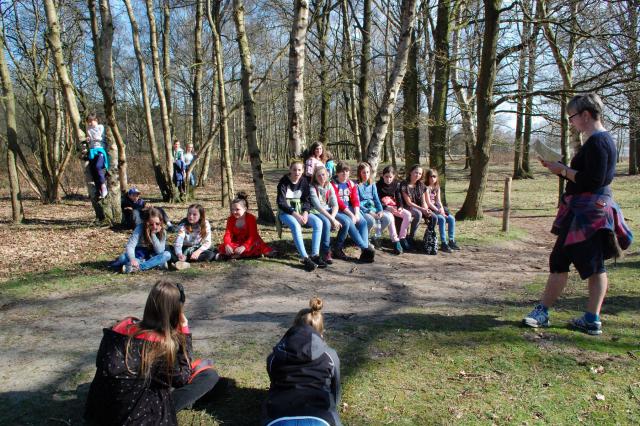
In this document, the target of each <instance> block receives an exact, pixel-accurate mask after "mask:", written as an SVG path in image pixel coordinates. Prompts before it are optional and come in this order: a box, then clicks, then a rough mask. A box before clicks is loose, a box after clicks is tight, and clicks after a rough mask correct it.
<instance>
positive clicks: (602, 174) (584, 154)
mask: <svg viewBox="0 0 640 426" xmlns="http://www.w3.org/2000/svg"><path fill="white" fill-rule="evenodd" d="M617 156H618V153H617V150H616V145H615V143H614V142H613V138H612V137H611V134H610V133H609V132H606V131H604V132H598V133H594V134H593V135H591V136H590V137H589V139H587V140H586V142H585V143H584V144H583V145H582V147H580V149H579V150H578V152H577V153H576V155H574V157H573V158H572V159H571V165H570V167H571V168H572V169H574V170H576V171H577V173H576V177H575V182H572V181H570V180H568V179H567V187H566V193H567V194H570V195H572V194H579V193H581V192H595V191H597V190H598V189H600V188H602V187H603V186H607V185H609V184H610V183H611V181H613V176H614V175H615V171H616V160H617Z"/></svg>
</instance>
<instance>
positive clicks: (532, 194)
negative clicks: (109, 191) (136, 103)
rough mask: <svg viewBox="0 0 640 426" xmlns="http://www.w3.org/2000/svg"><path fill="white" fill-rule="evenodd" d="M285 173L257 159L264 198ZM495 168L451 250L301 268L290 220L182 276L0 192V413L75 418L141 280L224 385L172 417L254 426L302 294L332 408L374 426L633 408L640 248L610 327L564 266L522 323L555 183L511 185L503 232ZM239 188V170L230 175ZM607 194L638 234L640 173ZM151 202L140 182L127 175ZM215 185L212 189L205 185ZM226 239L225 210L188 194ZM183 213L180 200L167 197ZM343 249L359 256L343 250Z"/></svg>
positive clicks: (137, 306)
mask: <svg viewBox="0 0 640 426" xmlns="http://www.w3.org/2000/svg"><path fill="white" fill-rule="evenodd" d="M452 169H453V171H452V172H451V173H450V177H449V181H448V187H447V188H448V191H447V196H448V199H449V203H450V205H451V206H452V207H453V208H452V210H454V211H455V207H459V206H460V205H461V203H462V200H463V198H464V190H465V189H466V175H465V172H464V171H462V170H459V169H456V168H455V166H453V167H452ZM282 173H283V170H268V172H267V174H266V178H267V180H268V182H269V186H270V191H271V192H270V193H274V192H275V191H274V187H275V184H276V183H277V180H278V178H279V176H280V175H281V174H282ZM507 174H508V168H507V166H506V165H496V166H495V167H494V172H493V173H492V175H491V176H490V179H489V184H488V189H487V194H486V196H485V204H484V205H485V210H486V212H487V214H486V217H485V218H484V219H483V220H481V221H465V222H461V223H459V224H458V226H457V232H458V238H457V240H458V242H459V244H460V245H461V246H462V247H463V248H462V250H461V251H460V252H455V253H453V254H445V253H440V254H438V255H437V256H435V257H431V256H425V255H423V254H419V253H406V254H404V255H402V256H394V255H393V254H391V251H390V250H389V249H388V248H386V249H384V250H382V251H378V253H377V255H376V262H375V263H373V264H358V263H356V262H342V261H335V262H334V265H332V266H330V267H329V268H327V269H325V270H317V271H315V272H313V273H307V272H305V271H304V270H303V269H302V268H301V265H299V263H298V262H297V259H296V256H295V254H294V251H295V250H294V248H293V244H292V243H291V241H290V238H288V234H287V232H286V230H285V232H284V233H283V235H282V239H281V240H279V239H278V237H277V235H276V233H275V229H274V228H273V227H268V226H264V227H261V233H262V235H263V237H264V239H265V240H266V241H267V242H270V243H273V244H274V245H275V246H277V247H278V248H279V250H280V251H282V252H283V256H282V257H280V258H277V259H258V260H249V261H237V262H213V263H209V264H201V265H194V267H192V268H191V269H189V270H185V271H181V272H162V271H150V272H148V273H144V274H134V275H129V276H125V275H119V274H114V273H111V272H108V271H107V270H106V265H107V264H108V262H109V261H110V260H112V259H113V258H115V257H116V256H117V255H118V254H119V253H120V252H121V250H122V247H123V246H124V243H125V242H126V239H127V237H128V233H127V232H119V231H113V230H111V229H109V228H102V227H95V226H92V225H91V222H92V218H93V217H92V211H91V207H90V204H89V203H88V202H87V200H85V199H82V198H80V197H78V198H77V199H68V200H64V201H63V202H62V203H61V204H58V205H46V206H43V205H41V204H39V202H38V201H37V200H35V199H28V200H26V202H25V211H26V213H27V218H28V221H27V222H26V223H25V224H24V225H18V226H15V225H10V224H9V223H8V219H9V218H10V205H9V200H8V198H7V197H6V194H2V195H5V196H4V197H3V198H2V199H0V346H1V347H2V348H3V349H2V353H1V354H0V380H1V381H2V390H1V391H0V419H3V420H2V421H0V423H5V422H6V424H81V423H82V422H81V417H82V410H83V405H84V399H85V397H86V392H87V390H88V384H89V383H90V381H91V378H92V376H93V374H94V372H95V366H94V361H95V354H96V350H97V348H98V345H99V342H100V339H101V336H102V333H101V328H102V327H107V326H109V325H111V324H113V323H114V322H115V321H117V320H118V319H121V318H123V317H125V316H127V315H136V316H141V315H142V308H143V306H144V302H145V299H146V295H147V294H148V291H149V288H150V286H151V285H152V284H153V283H154V282H155V281H156V280H158V279H169V280H175V281H180V282H182V283H183V284H184V286H185V288H186V293H187V305H186V311H187V316H188V318H189V322H190V327H191V328H192V331H193V335H194V348H195V351H196V353H197V355H199V356H202V357H208V358H213V359H214V360H215V361H216V364H217V365H218V369H219V372H220V373H221V375H223V376H225V377H230V378H233V379H234V380H235V386H234V387H233V388H232V389H230V390H229V393H228V394H227V395H226V396H224V397H222V398H221V399H219V400H218V401H214V402H213V403H210V404H208V405H204V406H201V407H196V409H194V410H188V411H186V412H183V413H181V414H180V417H179V420H180V423H181V424H225V425H226V424H230V425H235V424H257V422H258V418H259V413H260V405H261V402H262V401H263V400H264V398H265V395H266V389H267V388H268V383H269V381H268V377H267V375H266V372H265V369H264V360H265V358H266V356H267V355H268V354H269V352H270V350H271V347H272V346H273V345H274V344H275V343H276V342H277V341H278V339H279V338H280V337H281V335H282V334H283V333H284V331H285V330H286V329H287V327H288V326H289V325H290V323H291V321H292V319H293V317H294V315H295V313H296V312H297V311H298V310H299V309H301V308H304V307H306V306H307V303H308V300H309V298H310V297H311V296H314V295H318V296H320V297H322V298H323V300H324V306H325V314H326V327H327V332H326V338H327V340H328V342H329V344H330V345H332V346H334V347H335V348H336V349H337V350H338V353H339V354H340V357H341V360H342V364H343V365H342V368H343V381H342V382H343V404H342V405H341V416H342V418H343V421H344V423H345V424H347V425H351V424H354V425H369V424H433V423H438V424H442V423H446V424H452V423H464V424H469V423H472V424H475V423H479V424H492V423H493V424H513V423H518V424H522V423H538V422H541V423H550V424H562V423H577V422H585V423H587V424H603V423H604V424H607V423H618V424H625V423H628V424H633V423H637V422H638V421H640V382H638V377H640V375H639V374H638V373H640V366H639V364H638V358H639V357H640V351H639V349H640V332H639V330H638V324H639V323H640V308H639V307H640V290H639V289H638V287H637V283H638V281H640V254H639V252H638V248H637V243H636V244H634V246H632V247H631V249H630V250H629V253H628V255H627V257H626V258H624V259H623V260H621V261H620V260H619V261H618V262H617V263H616V264H615V265H614V264H613V263H611V264H610V265H609V269H610V276H611V282H612V285H611V290H610V292H609V298H608V300H607V302H606V304H605V308H604V310H603V317H604V324H605V334H604V335H603V336H601V337H600V338H592V337H588V336H584V335H581V334H579V333H576V332H572V331H568V330H566V328H565V326H564V323H565V322H566V320H567V319H568V318H570V317H571V316H575V315H578V314H579V313H580V310H581V309H582V307H583V306H584V303H585V300H586V299H585V297H586V286H585V284H584V283H583V282H581V281H580V280H579V278H578V277H577V275H575V274H573V273H572V274H571V279H570V284H569V287H568V289H567V293H566V295H565V297H564V298H563V299H562V300H561V302H560V303H559V306H558V308H559V309H558V311H557V312H554V317H553V320H554V324H553V327H552V328H550V329H547V330H544V331H534V330H529V329H524V328H521V327H520V326H519V323H520V320H521V318H522V316H523V315H524V314H526V313H527V312H528V311H529V310H530V309H531V307H532V305H533V304H534V302H535V300H536V299H537V297H538V295H539V292H540V289H541V287H542V285H543V283H544V279H545V277H546V271H547V266H546V265H547V256H548V253H549V251H550V249H551V246H552V244H553V236H552V235H551V234H550V233H549V232H548V229H549V228H550V225H551V222H552V220H553V215H554V204H555V191H556V186H557V181H556V179H555V178H553V177H550V176H548V175H544V174H542V173H540V174H536V179H534V180H524V181H515V182H514V184H513V193H512V206H513V212H512V219H511V231H510V232H509V233H507V234H505V233H502V232H501V231H500V225H501V219H500V217H501V211H500V207H501V200H502V188H503V185H504V177H505V176H506V175H507ZM237 176H238V181H237V187H238V188H246V189H249V176H248V174H247V173H246V170H245V172H244V173H238V175H237ZM615 183H616V185H615V187H614V188H615V191H616V196H617V198H618V202H619V203H620V204H621V206H622V207H623V209H624V211H625V213H626V215H627V216H628V219H629V224H630V226H631V227H632V229H633V230H634V231H636V234H637V233H638V229H637V224H638V223H640V178H639V177H628V176H619V177H618V178H616V181H615ZM138 187H139V188H140V187H142V189H143V194H142V196H143V198H147V199H149V198H151V199H152V202H153V203H154V204H162V203H161V202H160V201H159V200H154V199H153V196H152V197H147V196H146V195H147V194H146V193H145V191H149V192H152V191H153V186H151V185H138ZM211 189H216V190H217V186H212V187H211ZM198 201H199V202H202V203H203V204H204V206H205V207H206V209H207V212H208V214H209V219H210V220H211V222H212V226H213V228H214V234H215V235H214V241H219V240H220V239H221V235H222V232H223V230H224V224H225V223H224V219H225V217H226V215H227V213H226V212H227V207H224V208H220V201H219V195H218V194H215V195H214V194H211V193H208V192H207V191H200V192H199V193H198ZM165 207H167V209H168V213H169V215H170V217H171V218H172V219H174V220H176V221H177V220H179V218H180V217H182V215H183V214H184V211H185V210H186V204H184V205H172V206H165ZM350 250H351V253H352V254H354V255H355V254H356V251H355V249H353V248H351V249H350Z"/></svg>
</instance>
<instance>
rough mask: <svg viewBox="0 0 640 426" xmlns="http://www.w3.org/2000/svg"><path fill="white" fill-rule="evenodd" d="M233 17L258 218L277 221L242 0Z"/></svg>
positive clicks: (236, 2)
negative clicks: (264, 165) (267, 181)
mask: <svg viewBox="0 0 640 426" xmlns="http://www.w3.org/2000/svg"><path fill="white" fill-rule="evenodd" d="M233 19H234V21H235V24H236V33H237V37H238V47H239V49H240V59H241V66H242V103H243V105H244V116H245V137H246V139H247V147H248V150H249V160H250V161H251V176H252V178H253V185H254V188H255V191H256V200H257V205H258V218H259V219H260V220H261V221H263V222H266V223H275V221H276V220H275V216H274V214H273V209H272V208H271V203H270V202H269V196H268V195H267V188H266V186H265V184H264V175H263V173H262V159H261V158H260V148H259V147H258V141H257V139H256V128H257V126H256V113H255V105H254V104H255V102H254V100H253V93H252V91H251V75H252V74H253V65H252V63H251V52H250V50H249V39H248V38H247V33H246V31H245V25H244V4H243V2H242V0H233Z"/></svg>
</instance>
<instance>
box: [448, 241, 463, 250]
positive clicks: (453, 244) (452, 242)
mask: <svg viewBox="0 0 640 426" xmlns="http://www.w3.org/2000/svg"><path fill="white" fill-rule="evenodd" d="M449 248H450V249H451V250H460V246H459V245H457V244H456V242H455V241H453V240H449Z"/></svg>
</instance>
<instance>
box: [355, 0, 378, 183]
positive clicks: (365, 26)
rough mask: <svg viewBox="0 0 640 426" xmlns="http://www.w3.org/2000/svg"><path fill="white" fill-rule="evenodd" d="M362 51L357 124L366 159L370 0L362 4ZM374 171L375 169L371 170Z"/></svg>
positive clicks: (363, 154) (361, 155)
mask: <svg viewBox="0 0 640 426" xmlns="http://www.w3.org/2000/svg"><path fill="white" fill-rule="evenodd" d="M361 35H362V50H361V54H360V80H359V82H358V88H359V91H360V107H359V108H358V124H359V125H360V158H361V159H362V160H364V159H365V158H366V157H367V148H368V147H367V145H368V144H369V140H370V139H371V132H370V130H369V79H370V76H369V62H371V0H364V1H363V3H362V28H361ZM373 171H375V168H374V169H373Z"/></svg>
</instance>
